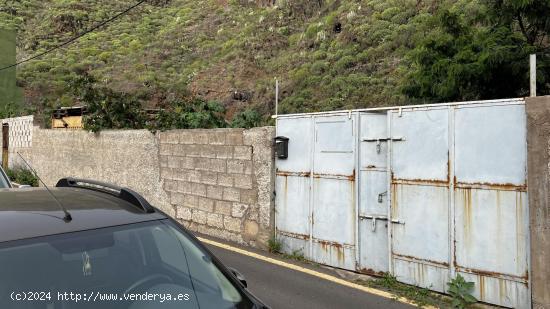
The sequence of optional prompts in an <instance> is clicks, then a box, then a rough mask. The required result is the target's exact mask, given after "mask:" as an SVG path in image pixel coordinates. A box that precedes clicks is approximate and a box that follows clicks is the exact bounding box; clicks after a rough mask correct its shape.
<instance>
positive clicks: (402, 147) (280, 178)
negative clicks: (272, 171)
mask: <svg viewBox="0 0 550 309" xmlns="http://www.w3.org/2000/svg"><path fill="white" fill-rule="evenodd" d="M525 122H526V120H525V106H524V102H523V100H521V99H517V100H501V101H485V102H471V103H458V104H442V105H430V106H416V107H403V108H388V109H378V110H375V109H372V110H358V111H348V112H334V113H321V114H304V115H289V116H279V118H278V121H277V134H278V135H280V136H287V137H289V138H290V141H289V157H288V159H286V160H277V179H276V183H277V188H276V190H277V199H276V211H277V212H276V229H277V236H278V238H279V239H280V240H281V241H282V242H283V244H284V249H285V250H286V251H287V252H293V251H295V250H301V251H302V252H303V253H304V255H305V256H306V258H308V259H310V260H313V261H316V262H318V263H322V264H327V265H331V266H335V267H340V268H345V269H350V270H356V271H360V272H365V273H375V274H376V273H382V272H389V273H391V274H393V275H394V276H396V278H397V279H398V280H399V281H401V282H405V283H409V284H414V285H418V286H422V287H427V288H430V289H433V290H436V291H440V292H445V291H446V288H447V282H449V281H450V280H451V279H452V278H453V277H455V276H456V274H457V273H460V274H461V275H462V276H464V277H465V278H466V279H467V280H469V281H473V282H475V288H476V289H475V292H474V296H476V297H477V298H478V299H480V300H482V301H485V302H489V303H493V304H498V305H502V306H508V307H517V308H529V307H530V290H529V238H528V232H529V223H528V222H529V221H528V203H527V182H526V179H527V178H526V177H527V175H526V149H527V148H526V124H525ZM356 171H357V172H356Z"/></svg>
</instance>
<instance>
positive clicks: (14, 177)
mask: <svg viewBox="0 0 550 309" xmlns="http://www.w3.org/2000/svg"><path fill="white" fill-rule="evenodd" d="M6 174H7V175H8V178H9V179H10V181H12V182H16V183H18V184H20V185H29V186H33V187H38V178H36V175H34V173H33V172H32V171H31V170H30V169H27V168H24V167H16V168H13V169H8V170H6Z"/></svg>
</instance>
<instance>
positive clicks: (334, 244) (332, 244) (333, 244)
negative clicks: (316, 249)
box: [314, 239, 343, 248]
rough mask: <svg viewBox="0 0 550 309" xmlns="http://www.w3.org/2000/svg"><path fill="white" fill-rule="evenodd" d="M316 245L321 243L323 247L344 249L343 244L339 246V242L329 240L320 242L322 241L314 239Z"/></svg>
mask: <svg viewBox="0 0 550 309" xmlns="http://www.w3.org/2000/svg"><path fill="white" fill-rule="evenodd" d="M314 241H315V242H316V243H319V244H320V245H321V246H322V247H335V248H343V246H342V244H339V243H337V242H332V241H328V240H320V239H314Z"/></svg>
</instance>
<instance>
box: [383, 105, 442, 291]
mask: <svg viewBox="0 0 550 309" xmlns="http://www.w3.org/2000/svg"><path fill="white" fill-rule="evenodd" d="M390 121H391V135H392V136H400V137H402V138H403V140H402V141H397V142H395V141H392V144H391V146H390V147H391V158H392V162H391V164H392V179H391V185H392V189H391V191H392V196H391V221H390V225H391V236H392V242H391V253H392V265H391V267H392V268H393V273H394V275H395V276H396V277H397V279H398V280H400V281H402V282H405V283H409V284H414V285H418V286H421V287H426V288H428V287H431V289H433V290H436V291H440V292H443V291H445V288H446V282H447V281H448V273H449V243H450V242H449V236H450V234H449V187H450V181H449V177H450V175H449V111H448V108H447V107H443V108H438V109H429V110H428V109H420V110H404V111H393V112H391V119H390Z"/></svg>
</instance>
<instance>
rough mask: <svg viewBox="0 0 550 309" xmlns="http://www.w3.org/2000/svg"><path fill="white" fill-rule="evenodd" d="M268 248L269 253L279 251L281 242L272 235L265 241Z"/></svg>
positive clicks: (281, 246) (281, 245)
mask: <svg viewBox="0 0 550 309" xmlns="http://www.w3.org/2000/svg"><path fill="white" fill-rule="evenodd" d="M267 246H268V250H269V252H271V253H281V250H282V248H283V244H282V243H281V242H280V241H279V240H277V238H275V237H272V238H270V239H269V240H268V241H267Z"/></svg>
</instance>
